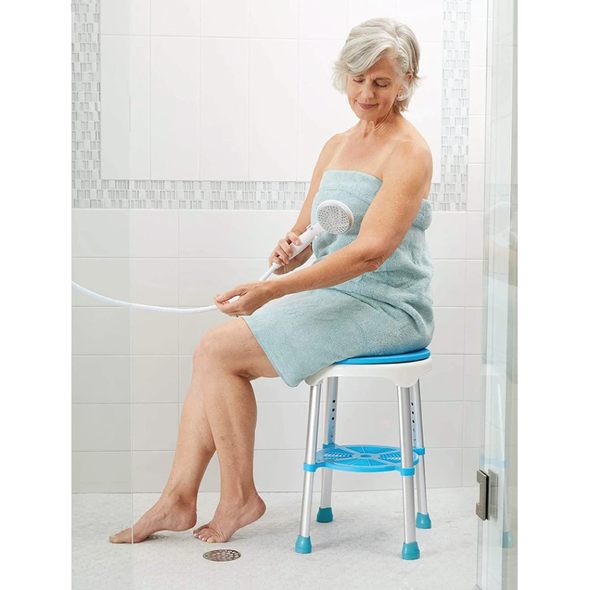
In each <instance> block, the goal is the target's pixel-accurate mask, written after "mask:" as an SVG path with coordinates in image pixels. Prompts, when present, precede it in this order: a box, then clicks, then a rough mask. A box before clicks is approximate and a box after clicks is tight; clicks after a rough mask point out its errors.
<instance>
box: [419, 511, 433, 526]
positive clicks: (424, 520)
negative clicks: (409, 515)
mask: <svg viewBox="0 0 590 590" xmlns="http://www.w3.org/2000/svg"><path fill="white" fill-rule="evenodd" d="M416 527H417V528H419V529H431V528H432V523H431V522H430V516H428V513H426V514H421V513H420V512H418V513H417V514H416Z"/></svg>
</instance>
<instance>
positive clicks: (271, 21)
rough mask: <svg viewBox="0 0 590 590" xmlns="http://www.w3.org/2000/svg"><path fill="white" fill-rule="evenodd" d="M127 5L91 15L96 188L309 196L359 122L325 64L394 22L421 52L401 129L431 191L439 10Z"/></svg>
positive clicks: (337, 1)
mask: <svg viewBox="0 0 590 590" xmlns="http://www.w3.org/2000/svg"><path fill="white" fill-rule="evenodd" d="M125 4H126V3H117V2H115V0H107V1H106V2H105V3H104V6H103V10H102V13H101V26H102V28H101V36H100V42H101V56H100V57H101V59H100V74H101V78H100V80H101V87H100V101H101V108H100V111H101V121H100V125H101V134H102V135H101V143H100V154H101V160H100V167H101V178H103V179H125V180H131V179H133V180H145V181H159V180H168V181H171V180H174V181H183V182H184V181H192V180H199V181H200V180H205V181H230V180H240V181H243V180H249V181H256V180H264V181H267V182H268V181H273V180H274V181H293V180H296V181H302V182H309V181H310V180H311V175H312V172H313V168H314V166H315V163H316V161H317V157H318V155H319V153H320V150H321V148H322V147H323V145H324V144H325V143H326V141H327V140H328V139H329V138H330V137H331V136H332V135H334V134H335V133H339V132H342V131H343V130H345V129H347V128H349V127H350V126H352V125H354V124H356V123H357V122H358V119H357V117H356V115H354V113H353V112H352V110H351V109H350V106H349V105H348V101H347V100H346V97H345V96H342V95H340V94H339V93H338V92H336V91H335V90H334V88H333V87H332V72H331V66H332V63H333V62H334V60H335V59H336V58H337V56H338V52H339V51H340V49H341V48H342V45H343V43H344V41H345V40H346V37H347V36H348V33H349V31H350V29H351V28H352V27H354V26H356V25H358V24H359V23H360V22H362V20H365V19H368V18H372V17H376V16H392V17H396V18H398V19H400V20H401V21H402V22H405V23H406V24H408V26H410V27H411V28H412V29H413V30H414V32H415V33H416V35H417V37H418V39H419V40H420V46H421V61H420V75H421V76H422V78H423V80H422V85H421V87H420V89H419V90H418V92H417V93H416V94H415V96H414V98H413V103H412V107H411V109H410V110H409V111H408V112H407V113H406V116H407V118H408V119H409V120H410V121H411V122H412V123H413V124H414V125H416V126H417V127H418V128H419V129H420V131H421V133H422V134H423V136H424V138H425V139H426V141H427V142H428V143H429V145H430V147H431V150H432V153H433V161H434V175H433V184H438V183H440V182H441V146H440V137H441V132H442V127H441V112H442V106H443V99H442V88H443V74H442V68H441V63H442V57H443V16H444V11H443V10H442V6H441V5H440V1H439V0H424V2H422V3H421V6H420V8H419V9H417V8H416V6H415V5H414V3H413V2H411V1H409V0H390V1H389V2H363V3H362V4H361V3H358V2H352V1H351V2H346V3H344V6H343V2H342V0H322V2H316V1H312V0H283V1H282V2H275V1H272V0H250V2H246V1H244V0H234V1H233V2H231V3H230V4H229V5H228V3H227V2H225V3H222V4H214V3H212V2H200V1H198V0H172V1H168V0H152V2H149V1H148V0H133V2H132V3H131V5H130V6H129V7H127V6H124V5H125ZM424 14H427V16H424ZM481 20H483V19H481ZM152 188H155V189H157V190H159V189H160V187H157V186H155V185H154V187H152ZM142 198H145V196H143V197H142Z"/></svg>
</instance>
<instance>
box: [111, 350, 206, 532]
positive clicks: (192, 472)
mask: <svg viewBox="0 0 590 590" xmlns="http://www.w3.org/2000/svg"><path fill="white" fill-rule="evenodd" d="M199 354H200V353H199V351H198V349H197V352H196V353H195V355H194V357H193V376H192V380H191V384H190V386H189V388H188V392H187V394H186V398H185V400H184V406H183V409H182V415H181V417H180V425H179V432H178V440H177V444H176V452H175V453H174V462H173V464H172V471H171V473H170V476H169V478H168V483H167V484H166V486H165V488H164V491H163V492H162V496H161V497H160V499H159V500H158V501H157V502H156V504H155V505H154V506H153V507H152V508H150V510H148V511H147V512H146V513H145V514H144V515H143V516H142V517H141V518H140V519H139V520H138V521H137V523H136V524H135V525H134V526H133V539H132V530H131V528H128V529H125V530H124V531H121V532H120V533H117V534H116V535H112V536H111V537H109V539H110V541H111V542H112V543H132V542H133V543H139V542H140V541H143V540H144V539H145V538H146V537H147V536H149V535H151V534H152V533H155V532H156V531H162V530H169V531H185V530H187V529H190V528H192V527H193V526H195V524H196V522H197V512H196V502H197V493H198V491H199V486H200V484H201V480H202V479H203V475H204V473H205V470H206V469H207V465H208V464H209V461H210V460H211V457H213V454H214V453H215V443H214V441H213V436H212V434H211V428H210V426H209V420H208V418H207V414H206V411H205V401H204V397H203V376H202V375H201V374H199V373H198V371H196V370H195V368H196V367H197V366H198V363H197V362H196V359H197V358H198V356H199Z"/></svg>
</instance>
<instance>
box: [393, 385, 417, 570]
mask: <svg viewBox="0 0 590 590" xmlns="http://www.w3.org/2000/svg"><path fill="white" fill-rule="evenodd" d="M411 390H412V388H411V387H400V386H399V385H398V386H397V398H398V403H399V433H400V437H399V438H400V452H401V459H402V468H401V470H400V474H401V476H402V494H403V502H404V546H403V549H402V559H418V558H419V557H420V549H419V548H418V543H417V541H416V521H415V519H416V510H415V507H414V472H415V469H414V460H413V459H414V449H413V445H412V442H413V441H412V410H411V405H410V392H411Z"/></svg>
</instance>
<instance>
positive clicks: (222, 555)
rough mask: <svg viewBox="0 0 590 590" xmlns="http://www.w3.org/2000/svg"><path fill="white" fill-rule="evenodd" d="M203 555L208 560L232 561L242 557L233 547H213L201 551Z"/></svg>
mask: <svg viewBox="0 0 590 590" xmlns="http://www.w3.org/2000/svg"><path fill="white" fill-rule="evenodd" d="M203 557H204V558H205V559H208V560H209V561H233V560H234V559H239V558H240V557H242V554H241V553H240V552H239V551H236V550H235V549H215V550H213V551H207V553H203Z"/></svg>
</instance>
